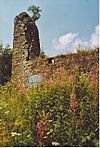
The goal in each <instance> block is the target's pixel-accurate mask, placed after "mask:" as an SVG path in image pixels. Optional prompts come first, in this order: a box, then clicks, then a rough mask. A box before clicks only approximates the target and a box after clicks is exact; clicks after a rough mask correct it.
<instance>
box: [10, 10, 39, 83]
mask: <svg viewBox="0 0 100 148" xmlns="http://www.w3.org/2000/svg"><path fill="white" fill-rule="evenodd" d="M13 49H14V51H13V58H12V77H15V78H16V80H17V81H21V82H22V83H27V82H28V77H29V76H30V75H31V74H32V73H31V65H32V61H33V60H34V58H35V57H36V56H39V54H40V43H39V33H38V29H37V26H36V25H35V22H34V21H33V20H32V19H31V17H30V16H29V15H28V14H27V13H26V12H22V13H21V14H19V15H18V16H16V17H15V19H14V39H13Z"/></svg>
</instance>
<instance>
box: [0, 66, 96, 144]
mask: <svg viewBox="0 0 100 148" xmlns="http://www.w3.org/2000/svg"><path fill="white" fill-rule="evenodd" d="M98 97H99V94H98V69H95V71H93V72H92V71H91V72H86V73H83V72H81V73H80V72H79V69H78V68H77V67H75V68H74V69H71V70H70V71H68V72H66V71H65V69H64V67H62V66H60V67H59V73H58V74H55V73H52V76H51V75H50V74H49V70H48V73H47V76H46V78H45V79H44V80H43V82H42V83H39V84H38V85H35V86H34V85H33V87H32V88H25V87H24V86H23V85H21V84H19V83H17V82H15V81H14V80H12V81H11V82H9V83H8V84H7V85H5V86H2V87H0V131H1V132H0V146H62V147H63V146H73V147H75V146H77V147H78V146H80V147H82V146H89V147H92V146H94V147H96V146H98V145H99V144H98V143H99V111H98V108H99V106H98V104H99V100H98Z"/></svg>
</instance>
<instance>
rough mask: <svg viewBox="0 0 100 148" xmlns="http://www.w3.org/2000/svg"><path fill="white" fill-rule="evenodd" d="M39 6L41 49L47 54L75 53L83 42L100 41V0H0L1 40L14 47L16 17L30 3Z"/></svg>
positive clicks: (92, 44)
mask: <svg viewBox="0 0 100 148" xmlns="http://www.w3.org/2000/svg"><path fill="white" fill-rule="evenodd" d="M33 4H34V5H36V6H40V9H42V13H41V17H40V19H39V20H38V21H37V22H36V25H37V27H38V30H39V37H40V45H41V48H42V49H43V50H44V52H45V53H46V54H47V55H48V56H55V55H58V54H64V53H68V52H76V47H77V46H78V45H79V44H80V45H81V46H82V47H84V48H94V47H95V46H97V45H98V42H99V37H98V36H99V0H0V41H2V42H3V44H4V46H6V44H9V45H10V46H11V47H13V31H14V18H15V16H16V15H18V14H19V13H21V12H27V13H28V14H29V15H31V13H29V12H28V11H27V8H28V7H29V6H31V5H33Z"/></svg>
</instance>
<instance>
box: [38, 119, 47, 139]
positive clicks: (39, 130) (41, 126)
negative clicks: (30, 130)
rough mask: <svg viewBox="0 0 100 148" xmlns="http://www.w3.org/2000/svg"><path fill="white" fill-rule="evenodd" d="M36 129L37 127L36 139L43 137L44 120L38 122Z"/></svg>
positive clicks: (44, 129)
mask: <svg viewBox="0 0 100 148" xmlns="http://www.w3.org/2000/svg"><path fill="white" fill-rule="evenodd" d="M36 129H37V138H38V140H43V138H44V136H45V131H46V122H44V121H40V122H38V123H37V126H36Z"/></svg>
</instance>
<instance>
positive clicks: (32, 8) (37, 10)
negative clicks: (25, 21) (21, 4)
mask: <svg viewBox="0 0 100 148" xmlns="http://www.w3.org/2000/svg"><path fill="white" fill-rule="evenodd" d="M27 10H28V11H30V12H32V14H33V15H32V19H33V20H34V22H35V21H37V20H38V19H39V18H40V16H41V14H40V12H41V11H42V10H41V9H40V7H39V6H35V5H32V6H30V7H28V9H27Z"/></svg>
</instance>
